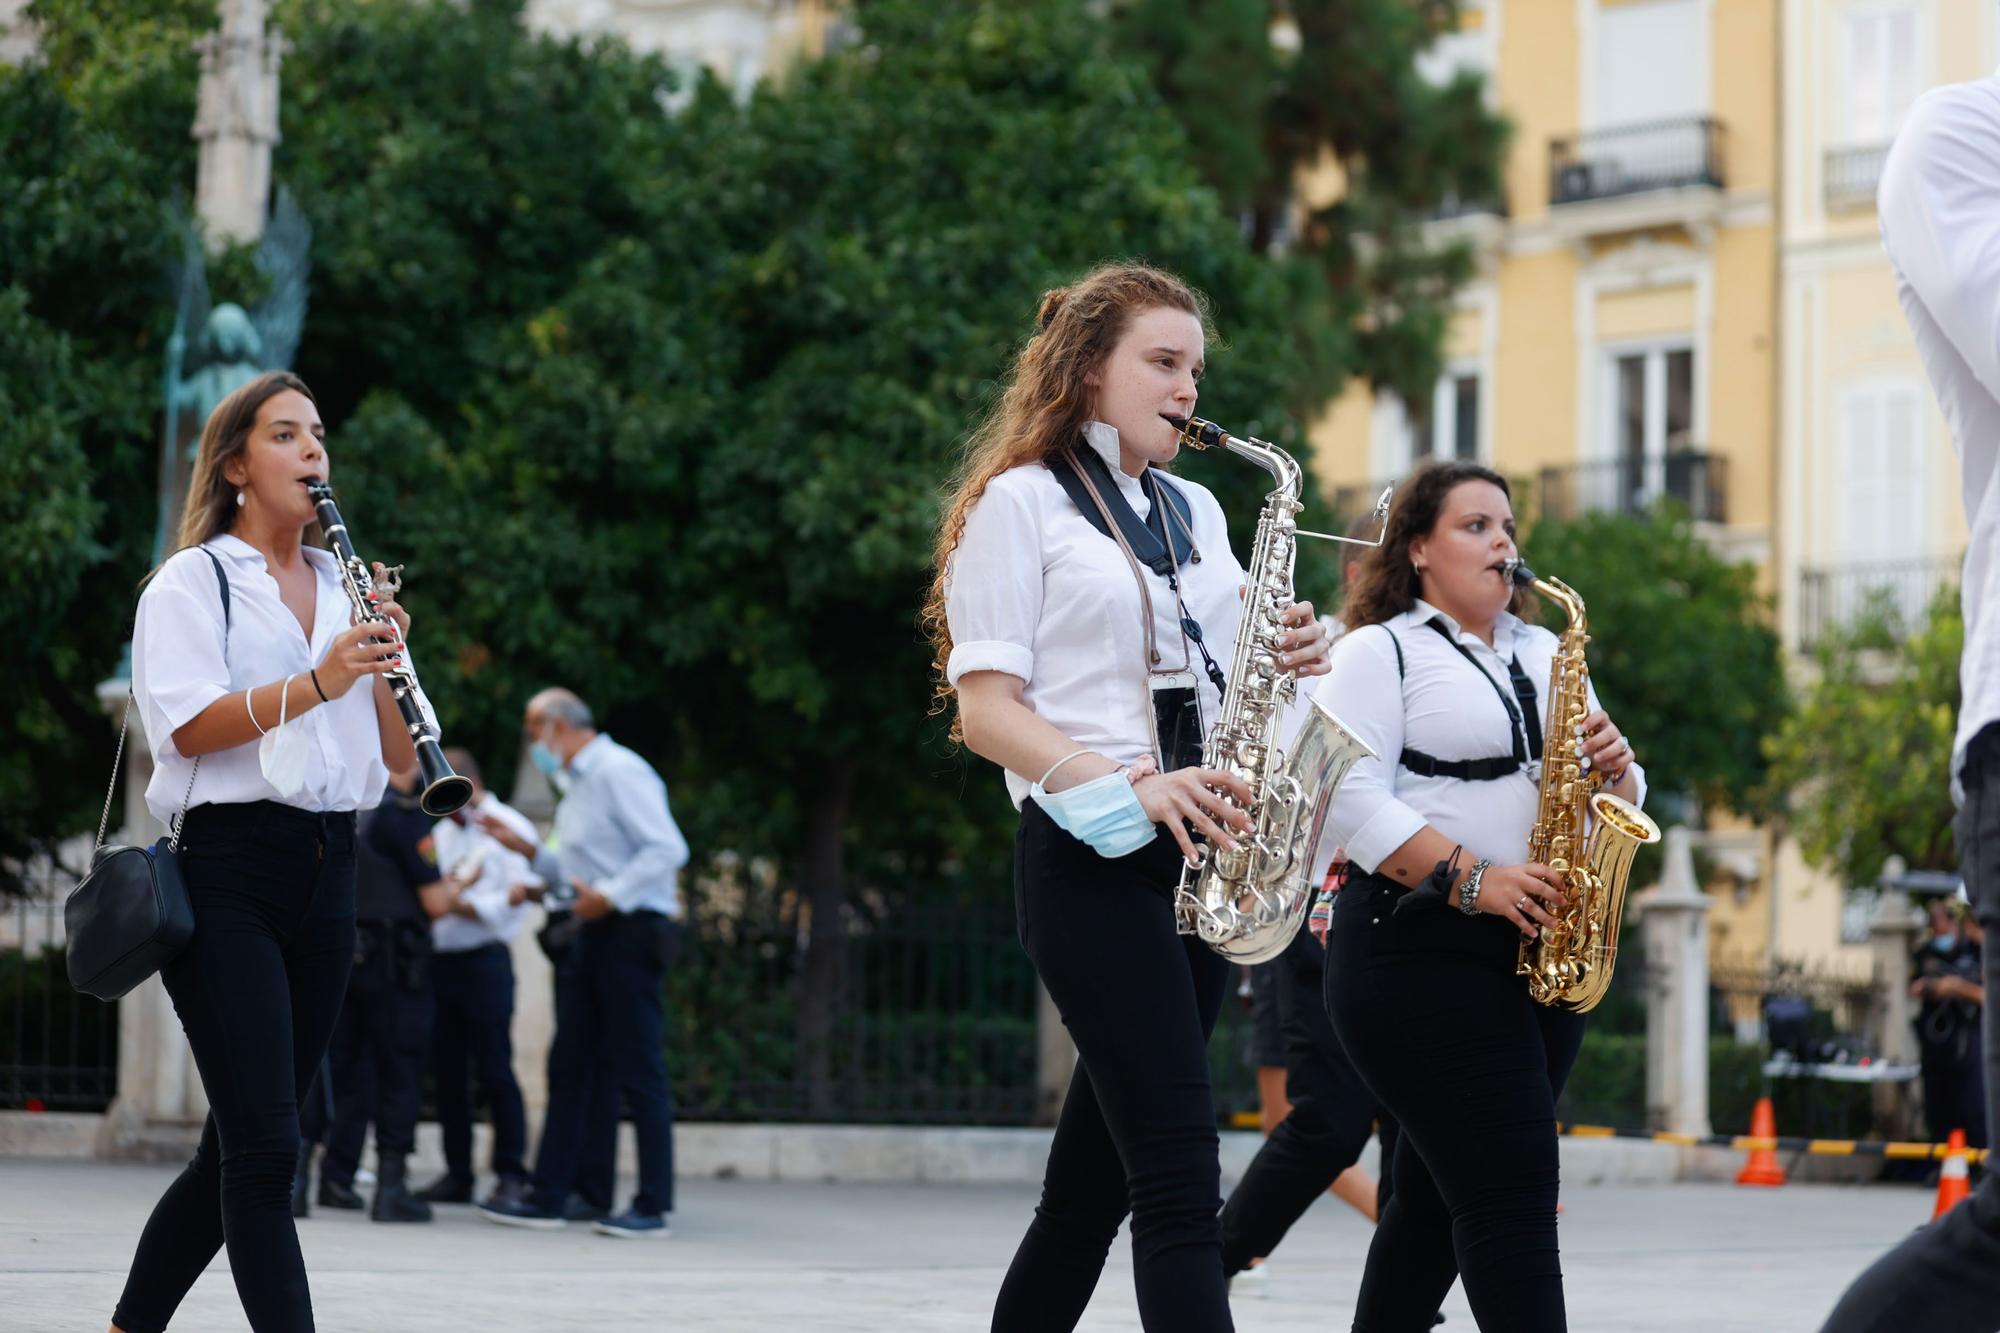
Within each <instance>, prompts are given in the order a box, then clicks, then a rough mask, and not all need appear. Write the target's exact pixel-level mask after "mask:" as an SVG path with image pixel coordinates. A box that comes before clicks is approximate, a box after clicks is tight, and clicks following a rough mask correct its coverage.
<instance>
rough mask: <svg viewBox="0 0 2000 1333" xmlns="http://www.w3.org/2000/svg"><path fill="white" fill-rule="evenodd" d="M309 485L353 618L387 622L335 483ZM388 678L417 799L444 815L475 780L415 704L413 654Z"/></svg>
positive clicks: (463, 797) (467, 794)
mask: <svg viewBox="0 0 2000 1333" xmlns="http://www.w3.org/2000/svg"><path fill="white" fill-rule="evenodd" d="M306 491H307V493H308V494H310V495H311V496H312V498H313V508H314V509H315V510H316V511H317V512H318V514H319V523H320V526H321V527H322V528H324V529H325V530H326V541H327V545H328V546H330V547H332V548H333V554H334V558H335V559H337V560H338V561H339V562H340V582H341V584H342V586H343V587H345V588H346V589H347V600H348V601H349V602H350V603H352V604H353V606H354V620H355V623H356V624H360V623H362V622H363V621H371V620H372V621H379V622H381V623H384V624H386V623H388V619H389V618H388V617H387V616H385V615H383V614H382V613H381V612H380V611H377V610H376V609H375V580H374V579H373V578H372V577H370V575H369V573H368V566H367V565H365V564H363V563H362V560H361V557H360V556H358V555H356V554H355V553H354V543H353V541H351V540H350V539H349V538H348V535H347V524H346V522H344V521H343V520H342V519H341V517H340V509H339V508H338V507H337V506H336V505H335V504H334V502H333V487H331V486H329V485H327V484H326V483H325V482H323V481H310V482H307V483H306ZM398 586H400V584H399V585H398ZM370 642H371V643H388V642H391V640H388V639H371V640H370ZM384 678H385V679H386V680H387V681H388V682H389V693H390V694H391V695H393V696H394V697H395V700H396V711H397V712H399V713H401V714H402V715H403V725H404V726H405V727H407V728H409V732H410V739H411V741H413V742H414V743H415V744H416V747H417V767H418V768H419V769H420V770H422V773H423V793H422V795H421V796H419V797H418V804H420V805H421V806H422V807H423V810H424V813H425V814H427V815H430V816H432V817H433V818H438V819H442V818H443V817H444V816H446V815H448V814H450V813H451V812H452V811H454V810H456V809H458V808H459V807H460V806H462V805H464V804H465V803H466V802H467V801H469V800H471V799H472V780H471V779H470V778H465V777H460V776H459V775H458V774H457V773H454V772H453V771H452V768H451V764H450V763H449V762H448V761H447V760H446V759H445V757H444V746H442V745H441V744H439V743H438V737H437V733H436V732H434V731H432V730H431V726H430V723H429V721H427V720H426V719H425V717H424V710H423V709H422V708H420V707H419V706H418V704H417V673H416V671H415V670H414V669H413V668H412V667H411V666H410V664H409V659H408V658H407V657H405V658H404V660H403V665H402V666H399V667H395V668H393V669H391V670H390V671H388V672H386V673H384Z"/></svg>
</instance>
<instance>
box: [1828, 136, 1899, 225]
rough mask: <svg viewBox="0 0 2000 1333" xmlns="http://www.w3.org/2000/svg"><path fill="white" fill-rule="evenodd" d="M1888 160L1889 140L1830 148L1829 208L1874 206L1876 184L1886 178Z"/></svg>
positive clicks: (1838, 209)
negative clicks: (1881, 142)
mask: <svg viewBox="0 0 2000 1333" xmlns="http://www.w3.org/2000/svg"><path fill="white" fill-rule="evenodd" d="M1888 160H1889V145H1888V144H1885V143H1884V144H1870V145H1868V146H1867V147H1863V148H1829V149H1827V150H1826V157H1825V159H1824V162H1825V170H1824V172H1823V176H1824V187H1823V188H1824V191H1825V199H1826V207H1827V209H1828V211H1830V212H1840V211H1842V210H1845V209H1850V208H1871V207H1873V206H1874V203H1875V187H1876V186H1877V185H1879V184H1880V183H1881V181H1882V165H1883V163H1885V162H1887V161H1888Z"/></svg>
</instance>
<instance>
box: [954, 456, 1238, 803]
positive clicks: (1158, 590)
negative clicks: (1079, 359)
mask: <svg viewBox="0 0 2000 1333" xmlns="http://www.w3.org/2000/svg"><path fill="white" fill-rule="evenodd" d="M1083 436H1084V441H1085V443H1086V444H1087V445H1088V446H1089V447H1090V448H1091V449H1093V450H1095V451H1096V452H1097V454H1098V456H1099V457H1101V458H1103V459H1104V461H1105V462H1106V463H1107V464H1109V466H1110V468H1111V472H1112V475H1113V477H1114V479H1115V480H1116V482H1117V484H1118V488H1119V490H1120V492H1121V493H1123V495H1124V496H1125V499H1126V502H1127V503H1128V504H1130V505H1131V506H1132V509H1133V512H1135V513H1137V514H1138V515H1139V517H1140V518H1142V519H1143V518H1145V517H1146V516H1147V515H1148V514H1150V513H1151V512H1152V499H1151V496H1150V495H1149V494H1148V493H1147V490H1146V488H1144V487H1142V486H1141V485H1140V482H1139V479H1138V478H1136V477H1131V476H1127V475H1126V474H1125V473H1124V472H1123V471H1121V470H1120V469H1119V466H1118V432H1117V431H1116V430H1114V429H1113V428H1112V427H1110V426H1108V425H1106V424H1105V423H1103V422H1101V421H1093V422H1090V423H1089V424H1088V425H1086V426H1085V427H1084V432H1083ZM1171 484H1172V485H1175V486H1178V487H1179V488H1180V489H1181V492H1182V494H1184V495H1186V496H1187V499H1188V507H1189V509H1190V510H1191V511H1192V518H1193V522H1192V524H1191V526H1192V528H1193V532H1194V544H1195V548H1196V549H1197V550H1198V551H1199V552H1200V554H1201V561H1200V563H1198V564H1197V563H1196V562H1195V561H1193V560H1190V561H1188V562H1187V563H1186V564H1184V565H1182V566H1181V567H1180V582H1181V593H1182V596H1183V597H1184V598H1185V600H1186V602H1187V608H1188V611H1189V612H1190V613H1191V614H1192V615H1193V616H1194V618H1195V620H1196V621H1197V622H1198V623H1199V624H1200V625H1201V628H1202V636H1203V639H1204V641H1205V642H1206V643H1207V645H1208V651H1209V653H1210V655H1211V656H1213V657H1214V658H1215V660H1216V663H1217V665H1218V666H1220V667H1221V668H1222V670H1223V671H1225V672H1226V671H1228V669H1229V662H1230V658H1231V657H1232V656H1233V655H1234V652H1235V643H1236V626H1237V621H1238V619H1239V617H1240V614H1241V606H1242V604H1241V601H1240V599H1239V597H1238V589H1239V588H1240V587H1241V586H1242V584H1243V568H1242V566H1241V565H1239V564H1237V562H1236V557H1235V556H1234V555H1233V554H1231V552H1230V549H1229V532H1228V525H1227V523H1226V522H1225V520H1224V518H1223V515H1222V506H1221V505H1219V504H1217V503H1216V500H1215V496H1214V495H1213V494H1212V493H1211V492H1210V491H1209V490H1208V489H1207V488H1206V487H1203V486H1200V485H1197V484H1196V483H1194V482H1191V481H1188V480H1187V479H1186V478H1183V477H1174V478H1172V481H1171ZM1109 498H1110V497H1108V496H1107V497H1106V499H1107V500H1108V499H1109ZM1139 573H1140V577H1142V578H1144V579H1145V580H1146V581H1147V587H1148V589H1149V591H1150V593H1151V596H1152V602H1153V625H1154V635H1155V640H1156V642H1157V644H1158V647H1159V652H1160V658H1161V660H1160V662H1159V663H1158V664H1157V666H1153V667H1149V666H1148V665H1147V662H1146V647H1145V644H1146V638H1145V621H1144V612H1143V608H1142V606H1141V603H1140V600H1139V588H1138V584H1137V583H1136V582H1134V580H1133V578H1132V567H1131V565H1130V564H1128V563H1127V561H1126V559H1125V555H1124V553H1123V552H1122V551H1120V550H1119V548H1118V544H1117V543H1116V542H1115V541H1113V540H1112V539H1111V538H1109V537H1107V536H1105V535H1104V534H1103V533H1100V532H1099V531H1098V530H1097V529H1096V528H1095V527H1093V526H1091V524H1090V522H1089V521H1088V520H1086V519H1085V518H1084V516H1083V513H1082V511H1080V510H1079V509H1078V508H1077V507H1076V505H1075V504H1074V503H1073V502H1072V501H1071V500H1070V498H1069V493H1068V492H1066V491H1065V490H1063V488H1062V484H1061V483H1060V482H1058V481H1057V480H1056V478H1055V475H1054V474H1053V473H1051V472H1050V471H1049V470H1048V469H1047V468H1046V467H1044V466H1042V465H1041V464H1040V463H1031V464H1027V465H1025V466H1022V467H1017V468H1013V469H1010V470H1009V471H1006V472H1003V473H1001V474H1000V475H999V476H997V477H995V478H993V480H992V481H990V482H988V483H987V486H986V491H985V494H983V495H982V496H980V498H979V500H978V502H977V503H976V504H974V505H973V507H972V510H971V512H970V513H969V514H967V516H966V520H965V533H964V535H963V536H962V537H961V538H960V540H959V544H958V549H957V550H956V551H954V552H953V553H952V557H951V564H950V567H949V571H948V574H947V578H946V595H945V614H946V619H947V621H948V623H949V625H950V627H951V638H952V645H953V646H952V650H951V657H950V659H949V661H948V662H947V664H946V667H945V675H946V678H947V679H948V680H949V681H950V682H951V683H952V684H953V685H954V686H955V685H957V684H958V682H959V680H960V678H961V677H963V676H965V675H966V674H967V673H969V672H973V671H1004V672H1006V673H1007V674H1008V675H1011V676H1018V677H1020V678H1021V680H1023V681H1025V682H1026V683H1027V685H1026V688H1025V689H1024V690H1023V691H1022V693H1021V698H1022V701H1023V702H1024V703H1026V704H1027V705H1028V707H1029V708H1031V709H1033V710H1034V711H1035V714H1036V715H1037V716H1038V717H1040V718H1041V719H1042V720H1043V721H1045V722H1047V723H1048V724H1049V725H1050V726H1052V727H1054V728H1055V729H1056V730H1057V731H1060V732H1062V733H1063V734H1064V735H1065V736H1068V737H1070V738H1072V739H1073V740H1075V741H1076V743H1077V744H1078V745H1081V746H1088V747H1089V748H1090V749H1093V750H1096V751H1097V752H1099V753H1100V754H1103V755H1105V756H1107V757H1109V758H1110V759H1112V760H1113V761H1115V762H1117V763H1120V764H1129V763H1131V762H1133V761H1134V760H1137V759H1139V758H1140V757H1141V756H1144V755H1147V754H1150V753H1152V728H1151V713H1152V707H1153V703H1152V695H1151V691H1150V690H1149V688H1148V686H1147V676H1148V672H1149V671H1151V670H1159V671H1177V670H1181V669H1183V668H1186V669H1189V670H1192V671H1193V672H1194V674H1195V679H1196V681H1197V684H1198V688H1199V691H1200V694H1199V699H1200V704H1201V721H1202V727H1203V729H1204V731H1205V730H1206V729H1207V728H1208V727H1209V726H1210V725H1211V724H1212V723H1213V722H1214V721H1215V718H1216V716H1217V714H1218V713H1219V712H1220V711H1221V708H1222V699H1221V697H1220V695H1219V694H1218V693H1217V691H1216V689H1215V687H1214V685H1213V684H1212V683H1211V682H1210V681H1209V679H1208V674H1207V672H1206V671H1205V670H1204V669H1203V666H1202V660H1201V655H1200V653H1199V652H1198V651H1196V650H1195V649H1194V648H1193V646H1192V645H1186V644H1185V641H1184V639H1183V636H1182V634H1181V628H1180V610H1179V607H1178V606H1177V605H1176V603H1175V600H1174V591H1173V589H1172V588H1171V587H1170V586H1169V585H1168V583H1167V580H1166V578H1165V577H1164V576H1162V575H1159V574H1155V573H1154V572H1153V571H1152V570H1151V569H1149V568H1147V567H1146V566H1145V565H1143V564H1142V565H1140V566H1139ZM1035 776H1039V775H1035ZM1033 780H1034V778H1033V777H1025V778H1024V777H1022V776H1021V775H1020V774H1018V773H1008V774H1007V791H1008V794H1009V795H1010V796H1011V797H1012V798H1013V801H1014V805H1015V806H1016V808H1018V807H1019V806H1020V804H1021V802H1022V801H1023V800H1024V799H1026V797H1027V795H1028V788H1029V786H1030V785H1031V784H1032V782H1033Z"/></svg>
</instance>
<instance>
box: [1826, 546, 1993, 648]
mask: <svg viewBox="0 0 2000 1333" xmlns="http://www.w3.org/2000/svg"><path fill="white" fill-rule="evenodd" d="M1963 563H1964V561H1963V558H1962V557H1959V556H1949V557H1938V556H1924V557H1919V558H1915V559H1910V560H1877V561H1871V562H1868V563H1862V564H1844V565H1820V566H1816V567H1809V568H1807V569H1804V570H1801V571H1800V572H1799V651H1800V652H1802V653H1809V652H1811V651H1813V649H1815V648H1817V647H1818V646H1819V645H1820V642H1821V641H1822V640H1823V639H1825V638H1826V636H1827V635H1828V634H1829V633H1831V632H1833V631H1835V630H1839V629H1845V628H1847V627H1849V626H1851V625H1853V624H1854V623H1855V622H1856V621H1857V620H1859V619H1860V618H1861V617H1862V616H1863V615H1868V614H1883V615H1887V616H1888V617H1890V619H1891V622H1892V627H1894V628H1897V629H1901V630H1909V629H1914V628H1915V627H1916V626H1917V625H1918V624H1920V623H1921V622H1922V620H1923V618H1924V613H1925V612H1926V611H1927V610H1929V608H1930V604H1931V599H1932V598H1934V597H1936V596H1937V594H1938V590H1939V589H1941V588H1943V587H1944V586H1945V585H1946V584H1949V583H1953V582H1955V581H1957V579H1958V572H1959V567H1960V566H1961V565H1962V564H1963Z"/></svg>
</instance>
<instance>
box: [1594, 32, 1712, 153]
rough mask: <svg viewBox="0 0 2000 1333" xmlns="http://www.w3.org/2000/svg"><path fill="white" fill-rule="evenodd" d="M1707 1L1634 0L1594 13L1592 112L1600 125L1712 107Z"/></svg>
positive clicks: (1669, 117) (1655, 118) (1701, 112)
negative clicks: (1703, 4)
mask: <svg viewBox="0 0 2000 1333" xmlns="http://www.w3.org/2000/svg"><path fill="white" fill-rule="evenodd" d="M1701 2H1702V0H1635V2H1634V3H1630V4H1618V5H1603V6H1600V7H1599V8H1598V10H1597V13H1596V15H1595V20H1596V26H1597V42H1596V46H1597V50H1596V52H1595V60H1596V64H1595V67H1594V68H1593V70H1592V83H1593V85H1594V90H1593V95H1592V102H1593V105H1592V107H1591V111H1592V114H1593V116H1594V117H1595V120H1594V126H1595V128H1597V129H1609V128H1613V127H1616V126H1629V125H1644V124H1650V123H1652V122H1655V121H1663V120H1674V119H1679V118H1684V117H1688V116H1699V115H1705V114H1707V112H1708V87H1707V80H1706V79H1705V78H1701V77H1697V72H1698V71H1702V70H1706V69H1707V68H1708V53H1707V52H1706V51H1704V50H1703V49H1702V46H1703V40H1704V37H1705V34H1704V33H1703V31H1702V29H1703V24H1702V15H1701Z"/></svg>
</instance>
